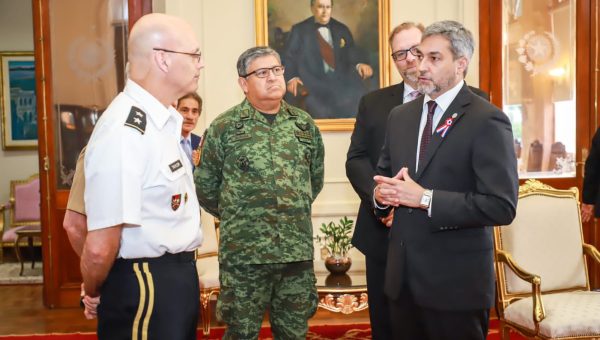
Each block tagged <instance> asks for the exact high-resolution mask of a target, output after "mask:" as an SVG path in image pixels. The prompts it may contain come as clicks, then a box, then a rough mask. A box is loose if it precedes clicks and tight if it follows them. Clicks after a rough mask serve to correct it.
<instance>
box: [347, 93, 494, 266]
mask: <svg viewBox="0 0 600 340" xmlns="http://www.w3.org/2000/svg"><path fill="white" fill-rule="evenodd" d="M469 89H471V91H473V92H475V93H476V94H478V95H479V96H481V97H482V98H485V99H489V96H488V95H487V93H485V92H483V91H481V90H480V89H478V88H475V87H471V86H469ZM403 102H404V82H402V83H400V84H396V85H392V86H389V87H385V88H382V89H379V90H376V91H373V92H370V93H368V94H366V95H365V96H363V97H362V98H361V100H360V103H359V105H358V114H357V115H356V123H355V125H354V131H353V132H352V139H351V142H350V148H349V149H348V156H347V160H346V176H348V179H349V180H350V183H351V184H352V187H354V191H356V193H357V194H358V196H359V197H360V201H361V202H360V208H359V210H358V217H357V220H356V227H355V228H354V234H353V236H352V244H353V245H354V246H355V247H356V249H358V250H360V251H361V252H362V253H363V254H365V256H368V257H372V258H373V259H374V260H378V261H380V262H385V258H386V256H387V250H388V233H389V228H387V227H386V226H385V225H383V224H382V223H381V222H379V219H378V218H377V217H376V216H375V215H374V214H373V208H374V207H373V188H374V182H373V176H375V168H376V167H377V161H378V160H379V154H380V152H381V147H382V146H383V141H384V137H385V130H386V122H387V120H388V117H389V114H390V111H392V109H393V108H394V107H396V106H398V105H401V104H402V103H403ZM417 128H418V127H417Z"/></svg>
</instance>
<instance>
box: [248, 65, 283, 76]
mask: <svg viewBox="0 0 600 340" xmlns="http://www.w3.org/2000/svg"><path fill="white" fill-rule="evenodd" d="M269 71H270V72H273V75H274V76H280V75H282V74H283V72H285V67H284V66H282V65H277V66H273V67H266V68H259V69H258V70H254V71H252V72H250V73H248V74H247V75H245V76H242V75H240V77H242V78H248V77H250V76H251V75H253V74H254V75H256V76H257V77H259V78H266V77H268V76H269Z"/></svg>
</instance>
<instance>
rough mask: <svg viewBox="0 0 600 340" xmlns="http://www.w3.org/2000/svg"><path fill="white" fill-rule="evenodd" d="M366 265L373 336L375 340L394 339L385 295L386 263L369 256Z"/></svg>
mask: <svg viewBox="0 0 600 340" xmlns="http://www.w3.org/2000/svg"><path fill="white" fill-rule="evenodd" d="M365 264H366V267H367V291H368V293H369V318H370V319H371V335H372V337H373V340H389V339H391V338H392V325H391V322H390V308H389V304H388V298H387V297H386V296H385V294H384V293H383V283H384V281H385V262H384V261H378V260H376V259H373V258H372V257H370V256H367V257H366V258H365Z"/></svg>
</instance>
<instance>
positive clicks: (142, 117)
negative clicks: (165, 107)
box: [125, 106, 146, 135]
mask: <svg viewBox="0 0 600 340" xmlns="http://www.w3.org/2000/svg"><path fill="white" fill-rule="evenodd" d="M125 126H129V127H131V128H134V129H136V130H138V131H139V132H141V133H142V135H143V134H144V132H146V112H144V111H142V110H141V109H140V108H138V107H135V106H132V107H131V111H129V116H127V120H126V121H125Z"/></svg>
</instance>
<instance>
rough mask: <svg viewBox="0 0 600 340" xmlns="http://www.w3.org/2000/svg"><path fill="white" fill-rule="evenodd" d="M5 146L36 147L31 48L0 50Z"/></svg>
mask: <svg viewBox="0 0 600 340" xmlns="http://www.w3.org/2000/svg"><path fill="white" fill-rule="evenodd" d="M0 60H1V67H0V75H1V78H2V83H1V85H0V93H1V100H0V111H1V112H2V147H3V148H4V149H5V150H11V149H35V148H36V147H37V139H38V129H37V128H38V124H37V109H36V96H35V63H34V60H33V53H31V52H0Z"/></svg>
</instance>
